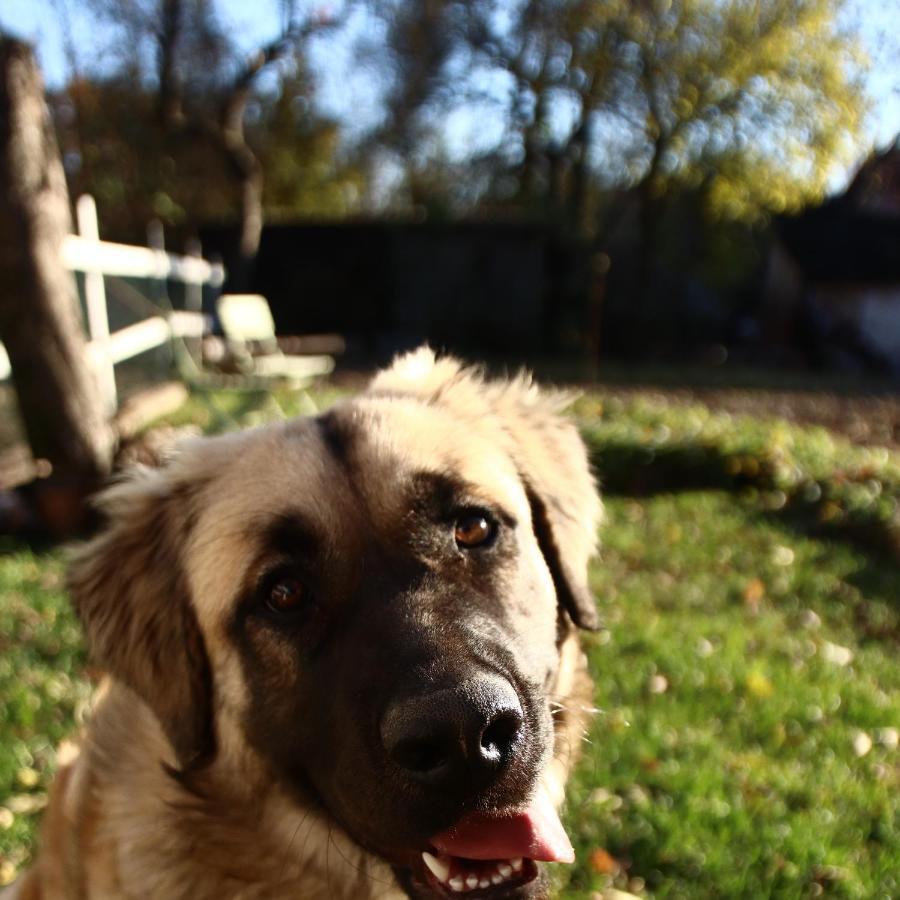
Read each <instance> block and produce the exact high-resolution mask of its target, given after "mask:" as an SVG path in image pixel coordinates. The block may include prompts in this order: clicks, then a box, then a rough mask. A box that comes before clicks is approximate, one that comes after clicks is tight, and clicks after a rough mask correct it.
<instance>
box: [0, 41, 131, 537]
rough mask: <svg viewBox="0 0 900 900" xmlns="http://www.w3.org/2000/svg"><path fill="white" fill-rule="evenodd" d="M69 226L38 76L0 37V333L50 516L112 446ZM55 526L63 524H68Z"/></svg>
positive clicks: (104, 466) (99, 466) (22, 53)
mask: <svg viewBox="0 0 900 900" xmlns="http://www.w3.org/2000/svg"><path fill="white" fill-rule="evenodd" d="M69 226H70V213H69V201H68V192H67V189H66V181H65V175H64V173H63V168H62V163H61V161H60V157H59V150H58V148H57V145H56V138H55V136H54V133H53V126H52V124H51V121H50V113H49V110H48V109H47V106H46V104H45V102H44V89H43V83H42V79H41V75H40V72H39V70H38V68H37V65H36V63H35V61H34V56H33V54H32V51H31V48H30V47H29V46H28V45H27V44H24V43H21V42H19V41H16V40H13V39H11V38H6V37H0V339H2V341H3V342H4V344H5V345H6V350H7V353H8V354H9V359H10V364H11V367H12V380H13V384H14V387H15V390H16V395H17V398H18V403H19V410H20V415H21V417H22V421H23V424H24V426H25V432H26V435H27V437H28V441H29V443H30V445H31V451H32V453H33V454H34V457H35V458H36V459H46V460H47V461H48V462H49V463H50V465H51V466H52V475H51V477H50V479H48V482H49V484H48V487H50V486H51V485H52V486H54V488H55V490H56V492H57V497H56V500H55V501H53V502H54V503H55V504H56V507H55V508H56V512H57V513H58V515H57V520H59V519H63V520H68V519H73V518H74V519H75V520H77V519H78V518H79V516H80V515H81V513H80V510H81V504H80V501H81V500H82V499H83V498H84V496H85V495H86V494H87V493H89V492H90V491H91V490H93V489H94V488H95V487H96V486H97V484H98V483H99V481H100V479H101V478H102V477H103V476H104V475H106V474H107V473H108V472H109V470H110V467H111V463H112V454H113V449H114V433H113V430H112V427H111V426H110V423H109V421H108V418H107V416H106V413H105V410H104V407H103V402H102V398H101V396H100V393H99V387H98V384H97V379H96V377H95V375H94V373H93V372H92V371H91V369H90V367H89V363H88V358H87V353H86V344H85V337H84V332H83V327H82V322H81V314H80V310H79V307H78V296H77V293H76V287H75V279H74V278H73V276H72V274H71V273H70V272H68V271H67V270H66V269H65V268H64V267H63V264H62V261H61V258H60V244H61V242H62V240H63V237H64V236H65V235H66V234H67V233H68V231H69V230H70V229H69ZM63 495H65V498H64V499H60V498H61V497H63ZM54 524H57V525H59V526H60V528H61V529H62V530H67V528H68V527H70V526H73V525H76V524H77V521H57V522H56V523H54Z"/></svg>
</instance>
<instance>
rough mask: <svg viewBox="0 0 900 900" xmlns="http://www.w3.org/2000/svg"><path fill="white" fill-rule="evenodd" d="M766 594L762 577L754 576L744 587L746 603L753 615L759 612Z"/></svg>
mask: <svg viewBox="0 0 900 900" xmlns="http://www.w3.org/2000/svg"><path fill="white" fill-rule="evenodd" d="M765 596H766V586H765V584H764V583H763V580H762V579H761V578H753V579H751V580H750V581H748V582H747V585H746V587H745V588H744V605H745V606H746V607H747V609H749V610H750V612H751V613H753V615H756V614H757V613H758V612H759V605H760V603H761V602H762V599H763V597H765Z"/></svg>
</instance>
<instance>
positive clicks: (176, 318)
mask: <svg viewBox="0 0 900 900" xmlns="http://www.w3.org/2000/svg"><path fill="white" fill-rule="evenodd" d="M75 212H76V220H77V223H78V232H79V233H78V234H70V235H67V236H66V238H65V239H64V241H63V244H62V247H61V249H60V253H61V256H62V262H63V265H64V266H65V267H66V268H67V269H69V270H70V271H72V272H83V273H84V276H85V278H84V293H85V308H86V313H87V331H88V353H89V356H90V359H91V363H92V365H93V367H94V369H95V371H96V373H97V377H98V380H99V383H100V389H101V391H102V392H103V397H104V401H105V403H106V405H107V410H108V412H109V413H110V414H112V413H114V412H115V410H116V407H117V404H118V397H117V393H116V379H115V366H116V364H117V363H121V362H123V361H124V360H126V359H131V358H132V357H134V356H137V355H139V354H141V353H145V352H147V351H148V350H152V349H153V348H154V347H159V346H161V345H163V344H166V343H167V342H169V341H170V340H172V338H185V337H194V338H197V337H202V336H203V334H204V333H205V329H206V320H205V317H204V316H203V313H202V312H201V305H202V291H203V287H204V285H210V286H211V287H221V286H222V283H223V282H224V280H225V270H224V267H223V266H222V265H221V263H213V262H209V261H207V260H205V259H203V258H202V257H201V256H200V255H199V253H198V254H197V255H193V256H178V255H176V254H173V253H167V252H166V251H165V250H163V249H162V248H161V247H137V246H133V245H130V244H116V243H112V242H110V241H101V240H100V233H99V227H98V224H97V207H96V204H95V203H94V198H93V197H91V196H89V195H87V194H85V195H83V196H81V197H79V198H78V201H77V202H76V204H75ZM105 275H114V276H119V277H124V278H129V277H130V278H147V279H151V280H154V281H160V282H166V281H177V282H181V283H182V284H184V285H186V286H187V289H186V292H185V306H186V307H187V309H185V310H183V311H182V310H179V311H170V312H167V313H164V314H161V315H156V316H150V317H148V318H146V319H144V320H143V321H140V322H137V323H135V324H133V325H128V326H127V327H125V328H121V329H119V330H118V331H116V332H113V333H112V334H110V331H109V315H108V309H107V300H106V289H105V286H104V281H103V278H104V276H105ZM10 374H11V371H10V365H9V357H8V356H7V353H6V350H5V349H4V347H3V345H2V344H0V381H3V380H4V379H7V378H9V376H10Z"/></svg>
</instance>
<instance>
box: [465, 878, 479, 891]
mask: <svg viewBox="0 0 900 900" xmlns="http://www.w3.org/2000/svg"><path fill="white" fill-rule="evenodd" d="M466 887H467V888H469V890H473V889H474V888H477V887H478V876H477V875H470V876H469V877H468V878H467V879H466Z"/></svg>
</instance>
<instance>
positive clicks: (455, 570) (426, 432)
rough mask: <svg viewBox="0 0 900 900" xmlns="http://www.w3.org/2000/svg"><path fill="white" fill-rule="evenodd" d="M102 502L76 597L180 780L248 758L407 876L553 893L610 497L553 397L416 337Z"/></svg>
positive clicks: (496, 893)
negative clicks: (311, 412)
mask: <svg viewBox="0 0 900 900" xmlns="http://www.w3.org/2000/svg"><path fill="white" fill-rule="evenodd" d="M106 508H107V512H108V515H109V519H110V524H109V527H108V529H107V530H106V532H104V534H103V535H101V536H100V537H99V538H98V539H96V540H95V541H94V542H92V543H91V544H89V545H88V546H87V547H86V548H85V549H84V550H83V551H82V553H81V554H80V555H79V557H78V558H77V559H76V560H75V562H74V564H73V567H72V574H71V579H70V582H71V589H72V594H73V597H74V600H75V603H76V606H77V608H78V609H79V612H80V614H81V616H82V618H83V619H84V621H85V624H86V628H87V631H88V636H89V640H90V643H91V645H92V649H93V652H94V654H95V656H96V657H97V658H98V661H99V662H100V663H101V664H103V665H105V666H106V667H107V668H108V669H109V670H110V671H111V673H112V674H113V675H114V676H115V677H117V678H118V679H119V680H120V681H122V682H124V683H125V684H126V685H128V686H129V687H130V688H132V690H134V691H135V692H136V693H138V695H139V696H141V697H142V698H143V699H144V700H145V701H146V702H147V703H148V705H150V707H151V708H152V709H153V711H154V713H155V714H156V716H157V718H158V719H159V722H160V724H161V726H162V728H163V730H164V731H165V732H166V735H167V737H168V738H169V742H170V743H171V745H172V748H173V752H174V758H173V761H172V763H171V764H172V766H173V774H174V775H175V777H178V778H181V779H186V780H189V779H190V778H191V777H192V775H193V774H196V773H201V772H209V771H217V772H219V773H221V774H223V775H224V776H225V777H232V778H240V777H241V772H242V771H246V769H242V768H241V766H240V765H239V763H238V761H239V760H241V759H244V758H246V756H247V755H248V754H249V755H251V756H253V757H254V759H256V760H257V761H258V763H259V768H260V770H261V771H263V772H264V773H265V779H266V780H267V781H269V782H271V783H272V784H274V785H277V787H278V789H279V790H280V791H283V792H284V793H285V794H286V795H287V796H288V797H290V798H291V800H292V802H294V803H295V804H296V806H297V807H298V808H299V809H303V808H309V807H310V806H311V805H312V806H314V807H315V808H316V809H318V810H319V811H320V812H322V813H323V814H324V815H325V816H326V817H327V818H328V819H329V820H330V821H333V822H334V823H336V824H337V825H339V826H340V827H341V828H342V829H343V830H344V831H346V832H347V834H348V835H349V836H350V837H351V838H352V839H353V840H354V841H356V842H357V843H358V844H359V845H361V846H362V847H364V848H365V849H367V850H368V851H370V852H371V853H373V854H375V855H376V856H378V857H380V858H382V859H384V860H386V861H387V862H389V863H390V864H391V865H392V866H393V867H394V868H395V872H396V873H397V876H398V878H399V880H400V882H401V883H402V884H403V885H404V887H405V889H406V890H407V891H408V892H409V893H410V894H411V895H412V896H416V897H423V898H424V897H439V896H446V895H453V894H455V893H466V892H473V896H484V897H498V898H499V897H537V896H542V895H543V892H544V890H545V889H544V888H543V887H542V879H540V878H539V877H538V874H539V869H538V865H537V861H539V860H548V859H568V858H569V855H570V853H571V848H570V847H569V845H568V841H567V839H566V838H565V834H564V832H562V829H561V826H559V821H558V818H556V814H555V812H554V811H553V808H552V804H551V803H550V802H549V801H548V799H547V797H546V786H545V785H543V784H542V779H543V778H544V775H545V773H546V772H547V771H548V767H549V765H550V762H551V759H552V757H553V754H554V750H555V747H554V727H553V720H552V718H551V707H550V704H551V702H552V701H553V700H554V695H555V691H556V689H557V684H558V679H559V658H560V646H561V644H562V642H563V640H564V639H565V638H566V637H567V635H568V634H569V633H570V631H571V629H572V623H573V622H575V623H578V624H581V625H583V626H586V627H590V626H592V625H593V624H594V617H595V611H594V605H593V601H592V599H591V598H590V595H589V594H588V592H587V588H586V566H587V560H588V557H589V555H590V554H591V552H592V550H593V542H594V535H595V533H596V526H597V517H598V514H599V505H598V501H597V499H596V493H595V491H594V488H593V484H592V481H591V478H590V475H589V472H588V468H587V463H586V459H585V453H584V449H583V447H582V445H581V443H580V441H579V439H578V437H577V435H576V434H575V432H574V429H573V428H572V427H571V425H569V424H567V423H566V422H565V421H564V420H562V419H561V418H559V417H558V416H557V414H556V412H555V411H554V408H553V405H552V404H551V403H550V402H548V401H547V400H546V399H545V398H542V397H541V396H540V395H538V394H537V393H536V391H534V389H533V388H531V387H530V386H529V385H528V384H527V383H525V382H524V381H516V382H504V383H490V382H485V381H483V380H482V379H481V378H480V377H479V376H478V375H477V374H473V373H472V372H470V371H466V370H464V369H462V368H460V366H459V365H458V364H457V363H456V362H454V361H452V360H440V361H436V360H435V359H434V357H433V356H432V355H431V354H430V353H429V352H427V351H420V352H418V353H417V354H414V355H411V356H410V357H406V358H404V359H402V360H400V361H399V362H398V363H397V364H395V366H394V367H393V368H392V369H391V370H388V371H387V372H385V373H383V374H382V375H381V376H379V377H378V378H377V379H376V380H375V382H374V383H373V385H372V387H371V389H370V391H369V392H368V393H366V394H363V395H362V396H361V397H359V398H357V399H355V400H352V401H349V402H346V403H344V404H342V405H339V406H337V407H335V408H334V409H332V410H331V411H330V412H328V413H326V414H324V415H322V416H319V417H317V418H311V419H301V420H296V421H293V422H289V423H285V424H281V425H276V426H272V427H269V428H266V429H260V430H258V431H253V432H246V433H243V434H239V435H234V436H228V437H225V438H217V439H209V440H204V441H200V442H197V443H195V444H194V445H192V446H190V447H188V448H186V449H185V450H184V451H183V452H182V454H181V455H180V456H179V457H178V458H176V459H175V460H174V461H173V462H172V463H171V464H170V465H169V466H168V467H166V468H164V469H161V470H155V471H152V472H148V473H145V474H144V475H143V476H142V477H141V478H139V479H137V480H133V481H130V482H126V483H125V484H123V485H120V486H118V487H117V488H114V489H113V490H112V491H111V492H110V493H109V495H108V497H107V500H106ZM229 768H231V769H232V771H230V772H229ZM175 770H177V771H175ZM423 853H424V854H425V856H424V857H423Z"/></svg>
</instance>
